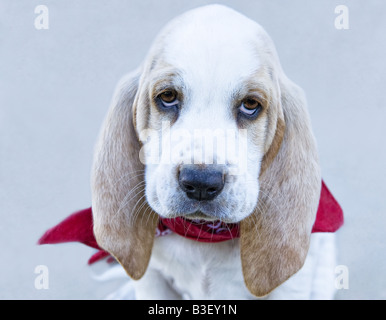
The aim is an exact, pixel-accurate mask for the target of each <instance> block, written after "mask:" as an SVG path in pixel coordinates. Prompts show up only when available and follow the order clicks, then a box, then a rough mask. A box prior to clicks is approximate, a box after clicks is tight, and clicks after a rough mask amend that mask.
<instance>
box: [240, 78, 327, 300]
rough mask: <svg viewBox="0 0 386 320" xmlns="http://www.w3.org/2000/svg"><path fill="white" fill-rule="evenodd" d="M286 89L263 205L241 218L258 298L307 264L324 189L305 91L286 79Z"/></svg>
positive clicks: (246, 266)
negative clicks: (322, 187)
mask: <svg viewBox="0 0 386 320" xmlns="http://www.w3.org/2000/svg"><path fill="white" fill-rule="evenodd" d="M280 91H281V93H280V94H281V98H280V99H279V100H280V102H279V104H280V106H279V107H278V108H277V113H278V114H277V121H276V132H275V136H274V138H273V141H272V144H271V146H270V148H269V149H268V151H267V152H266V154H265V156H264V158H263V161H262V164H261V170H262V171H261V173H260V177H259V183H260V193H259V199H258V204H257V207H256V209H255V212H253V213H252V215H251V216H249V217H248V218H247V219H245V220H243V221H242V222H241V240H240V241H241V242H240V243H241V260H242V268H243V275H244V281H245V283H246V286H247V287H248V289H249V290H250V292H251V293H252V294H254V295H256V296H258V297H261V296H265V295H267V294H268V293H270V292H271V291H272V290H273V289H275V288H276V287H277V286H279V285H280V284H281V283H283V282H284V281H285V280H287V279H288V278H289V277H291V276H292V275H293V274H294V273H296V272H297V271H298V270H299V269H300V268H301V267H302V266H303V264H304V260H305V258H306V255H307V252H308V248H309V241H310V235H311V229H312V225H313V223H314V220H315V216H316V212H317V207H318V203H319V197H320V188H321V176H320V168H319V164H318V156H317V150H316V144H315V141H314V137H313V134H312V132H311V126H310V120H309V116H308V112H307V110H306V103H305V99H304V98H303V93H302V91H301V89H300V88H298V87H297V86H296V85H295V84H293V83H292V82H290V81H289V80H288V79H286V78H285V79H284V80H282V81H281V83H280Z"/></svg>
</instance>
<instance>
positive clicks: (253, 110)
mask: <svg viewBox="0 0 386 320" xmlns="http://www.w3.org/2000/svg"><path fill="white" fill-rule="evenodd" d="M261 108H262V107H261V104H260V102H259V101H257V100H256V99H253V98H247V99H245V100H244V101H243V102H241V105H240V107H239V111H240V112H241V113H242V114H243V115H245V116H247V117H254V116H257V114H258V113H259V112H260V110H261Z"/></svg>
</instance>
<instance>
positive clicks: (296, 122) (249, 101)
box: [92, 5, 321, 296]
mask: <svg viewBox="0 0 386 320" xmlns="http://www.w3.org/2000/svg"><path fill="white" fill-rule="evenodd" d="M320 183H321V180H320V172H319V167H318V161H317V154H316V148H315V143H314V139H313V136H312V133H311V129H310V124H309V120H308V115H307V111H306V109H305V102H304V99H303V95H302V92H301V90H300V89H299V88H298V87H297V86H295V85H294V84H293V83H292V82H290V81H289V80H288V79H287V78H286V76H285V75H284V73H283V71H282V70H281V67H280V63H279V60H278V57H277V55H276V52H275V48H274V46H273V44H272V42H271V40H270V38H269V37H268V35H267V34H266V33H265V31H264V30H263V29H262V28H261V27H260V26H259V25H258V24H256V23H255V22H253V21H251V20H249V19H247V18H246V17H244V16H242V15H240V14H238V13H236V12H235V11H233V10H231V9H228V8H225V7H222V6H217V5H215V6H208V7H204V8H199V9H196V10H193V11H190V12H188V13H186V14H184V15H182V16H180V17H178V18H176V19H175V20H173V21H172V22H171V23H169V24H168V25H167V26H166V27H165V28H164V29H163V30H162V31H161V33H160V35H159V36H158V37H157V39H156V40H155V42H154V44H153V46H152V48H151V50H150V52H149V54H148V56H147V57H146V59H145V61H144V63H143V65H142V66H141V67H140V68H139V69H138V70H137V71H135V72H133V73H132V74H131V75H129V76H128V77H126V78H125V79H124V80H123V81H122V83H121V84H120V85H119V87H118V89H117V92H116V94H115V96H114V99H113V102H112V105H111V107H110V111H109V114H108V116H107V118H106V121H105V124H104V126H103V131H102V134H101V137H100V139H99V143H98V145H97V149H96V155H95V162H94V168H93V179H92V187H93V212H94V221H95V225H94V232H95V235H96V238H97V241H98V243H99V244H100V245H101V246H102V247H103V248H105V249H106V250H107V251H109V252H110V253H112V254H113V255H114V256H115V257H116V258H117V260H118V261H119V262H120V263H121V264H122V265H123V267H124V268H125V269H126V271H127V272H128V274H129V275H130V276H131V277H133V278H134V279H138V278H140V277H141V276H142V275H143V273H144V272H145V270H146V267H147V264H148V261H149V258H150V254H151V248H152V244H153V238H154V233H155V228H156V224H157V220H158V216H162V217H167V218H174V217H178V216H183V217H185V218H187V219H197V218H199V219H204V220H222V221H224V222H230V223H235V222H240V224H241V240H240V244H241V245H240V249H241V259H242V266H243V274H244V279H245V283H246V285H247V287H248V289H249V290H250V291H251V292H252V293H253V294H255V295H257V296H263V295H266V294H267V293H269V292H270V291H271V290H272V289H274V288H275V287H277V286H278V285H279V284H281V283H282V282H283V281H285V280H286V279H288V278H289V277H290V276H291V275H292V274H293V273H295V272H296V271H297V270H298V269H299V268H300V267H301V266H302V264H303V262H304V259H305V256H306V253H307V250H308V244H309V236H310V233H311V228H312V224H313V221H314V219H315V214H316V210H317V205H318V200H319V194H320Z"/></svg>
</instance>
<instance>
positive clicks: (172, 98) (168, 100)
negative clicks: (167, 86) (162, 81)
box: [158, 90, 179, 109]
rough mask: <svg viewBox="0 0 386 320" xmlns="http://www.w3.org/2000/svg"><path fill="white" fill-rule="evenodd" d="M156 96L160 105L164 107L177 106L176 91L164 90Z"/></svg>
mask: <svg viewBox="0 0 386 320" xmlns="http://www.w3.org/2000/svg"><path fill="white" fill-rule="evenodd" d="M158 97H159V99H160V101H161V103H162V106H163V107H164V108H166V109H169V108H173V107H175V106H178V103H179V101H178V99H177V92H176V91H174V90H166V91H164V92H162V93H161V94H160V95H159V96H158Z"/></svg>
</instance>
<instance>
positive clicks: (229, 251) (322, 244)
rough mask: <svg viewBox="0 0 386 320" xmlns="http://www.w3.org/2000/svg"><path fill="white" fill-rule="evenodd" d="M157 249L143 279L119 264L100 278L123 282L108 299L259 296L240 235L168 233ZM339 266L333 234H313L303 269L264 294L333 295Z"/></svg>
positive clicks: (306, 297) (292, 296)
mask: <svg viewBox="0 0 386 320" xmlns="http://www.w3.org/2000/svg"><path fill="white" fill-rule="evenodd" d="M153 250H154V252H153V255H152V258H151V261H150V265H149V268H148V270H147V271H146V273H145V275H144V277H143V278H142V279H141V280H139V281H133V280H131V279H129V278H128V277H127V275H126V273H125V272H124V270H123V268H122V267H121V266H120V265H117V266H116V267H114V269H115V271H114V272H113V273H112V272H110V274H108V272H106V275H105V277H103V278H102V277H100V278H99V280H107V279H116V278H117V275H118V276H120V277H121V278H122V281H123V283H124V284H123V285H122V287H120V288H119V289H118V290H117V291H115V292H113V293H111V294H110V295H108V296H107V297H106V298H107V299H156V300H168V299H224V300H227V299H236V300H237V299H257V298H256V297H254V296H253V295H251V294H250V293H249V291H248V290H247V288H246V287H245V285H244V281H243V276H242V272H241V262H240V257H239V248H238V240H237V239H235V240H231V241H227V242H221V243H217V244H208V243H200V242H195V241H192V240H189V239H185V238H182V237H180V236H178V235H175V234H170V235H167V236H164V237H160V238H157V239H156V240H155V244H154V248H153ZM335 266H336V261H335V234H333V233H315V234H313V235H312V236H311V245H310V250H309V253H308V256H307V259H306V262H305V264H304V266H303V268H302V269H300V270H299V272H297V273H296V274H295V275H293V276H292V277H291V278H290V279H288V280H287V281H286V282H284V283H283V284H282V285H281V286H279V287H278V288H276V289H275V290H274V291H273V292H271V293H270V294H269V295H268V296H266V297H264V298H263V299H304V300H309V299H333V298H334V295H335V292H336V288H335V274H334V268H335Z"/></svg>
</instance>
